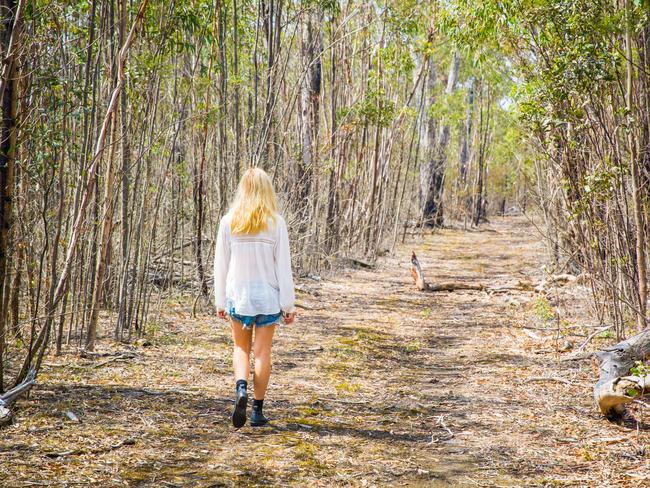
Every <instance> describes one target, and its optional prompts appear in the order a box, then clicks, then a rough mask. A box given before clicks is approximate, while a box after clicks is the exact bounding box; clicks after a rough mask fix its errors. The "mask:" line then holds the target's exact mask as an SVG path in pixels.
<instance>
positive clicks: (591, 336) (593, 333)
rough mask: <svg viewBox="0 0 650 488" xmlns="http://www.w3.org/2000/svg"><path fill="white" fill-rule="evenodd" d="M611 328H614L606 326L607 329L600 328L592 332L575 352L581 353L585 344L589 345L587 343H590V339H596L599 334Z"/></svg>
mask: <svg viewBox="0 0 650 488" xmlns="http://www.w3.org/2000/svg"><path fill="white" fill-rule="evenodd" d="M612 327H614V326H613V325H608V326H607V327H601V328H600V329H596V330H595V331H593V332H592V333H591V334H589V336H588V337H587V338H586V339H585V341H584V342H583V343H582V344H580V346H578V347H577V348H576V352H580V351H582V350H583V349H584V348H585V347H586V346H587V344H589V341H591V339H593V338H594V337H596V336H597V335H598V334H600V333H601V332H605V331H606V330H609V329H611V328H612Z"/></svg>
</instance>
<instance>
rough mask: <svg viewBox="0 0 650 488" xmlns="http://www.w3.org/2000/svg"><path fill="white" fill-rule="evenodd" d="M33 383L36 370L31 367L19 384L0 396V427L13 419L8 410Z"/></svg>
mask: <svg viewBox="0 0 650 488" xmlns="http://www.w3.org/2000/svg"><path fill="white" fill-rule="evenodd" d="M35 383H36V369H35V368H34V367H32V368H31V369H30V370H29V372H28V373H27V376H26V377H25V379H24V380H23V381H22V382H21V383H19V384H18V385H16V386H15V387H13V388H12V389H11V390H9V391H7V392H5V393H4V394H2V395H0V427H2V426H4V425H7V424H10V423H11V421H12V419H13V415H12V413H11V409H10V407H11V405H12V404H13V403H14V402H15V401H16V400H18V398H19V397H20V396H21V395H24V394H25V393H27V392H28V391H29V390H30V388H31V387H32V386H34V384H35Z"/></svg>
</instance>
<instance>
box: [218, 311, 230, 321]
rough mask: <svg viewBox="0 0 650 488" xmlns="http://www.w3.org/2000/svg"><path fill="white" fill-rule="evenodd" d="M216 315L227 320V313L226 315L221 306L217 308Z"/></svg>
mask: <svg viewBox="0 0 650 488" xmlns="http://www.w3.org/2000/svg"><path fill="white" fill-rule="evenodd" d="M217 317H219V318H220V319H223V320H228V315H226V311H225V310H224V309H223V308H218V309H217Z"/></svg>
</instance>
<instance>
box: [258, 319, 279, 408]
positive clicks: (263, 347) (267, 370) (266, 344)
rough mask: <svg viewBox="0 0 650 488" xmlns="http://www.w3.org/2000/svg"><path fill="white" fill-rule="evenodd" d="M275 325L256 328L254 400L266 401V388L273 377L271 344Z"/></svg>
mask: <svg viewBox="0 0 650 488" xmlns="http://www.w3.org/2000/svg"><path fill="white" fill-rule="evenodd" d="M274 332H275V325H267V326H265V327H256V328H255V343H254V344H253V355H254V356H255V374H254V375H253V387H254V391H253V398H254V399H255V400H264V395H266V388H267V387H268V386H269V377H270V376H271V344H272V343H273V334H274Z"/></svg>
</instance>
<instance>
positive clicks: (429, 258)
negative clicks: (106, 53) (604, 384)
mask: <svg viewBox="0 0 650 488" xmlns="http://www.w3.org/2000/svg"><path fill="white" fill-rule="evenodd" d="M411 249H414V250H415V251H416V252H417V253H418V256H419V258H420V261H421V263H422V266H423V268H424V270H425V274H426V275H427V277H428V279H429V280H430V281H433V282H435V281H451V280H461V281H479V282H481V283H484V284H490V285H492V286H494V285H499V284H505V283H508V282H512V281H516V280H521V279H533V280H537V279H540V278H541V276H542V271H541V265H542V262H543V259H544V252H543V248H542V246H541V244H540V242H539V237H538V235H537V234H536V232H535V231H534V228H533V227H532V226H531V225H530V224H528V223H527V222H526V221H525V219H505V220H497V221H495V222H493V223H492V224H490V225H488V226H485V227H484V228H482V229H481V230H480V231H477V232H464V231H460V230H443V231H441V232H439V233H436V234H434V235H431V236H425V237H424V238H422V239H418V240H416V241H415V242H414V243H412V244H409V245H407V246H403V247H400V248H399V249H398V250H397V251H396V253H395V256H393V257H389V258H385V259H382V260H381V261H380V263H378V266H377V269H372V270H352V271H348V272H343V273H340V274H338V275H337V276H335V277H333V278H331V279H327V280H323V281H314V280H309V279H308V280H306V281H305V282H303V283H301V289H302V291H301V292H300V293H299V299H300V301H301V302H302V303H303V304H304V305H306V306H307V307H309V308H310V309H309V310H303V311H302V313H301V316H300V321H299V323H298V324H296V325H295V326H289V327H282V328H281V329H279V330H278V334H277V336H276V337H277V340H276V344H277V345H276V349H275V362H274V372H273V375H272V378H271V385H270V390H269V393H268V396H267V398H268V400H267V404H268V407H266V408H267V410H268V411H267V414H268V415H269V416H270V417H271V418H272V426H270V427H265V428H257V429H255V428H251V427H248V426H246V427H244V428H243V429H241V430H239V431H235V430H233V429H232V427H231V426H230V425H229V414H230V408H231V396H232V379H231V373H230V350H231V346H230V338H229V335H228V332H229V331H228V330H227V328H226V327H225V326H224V324H223V323H220V322H218V321H217V320H216V319H214V320H213V319H212V318H205V317H204V318H203V319H199V320H192V319H191V318H190V317H189V312H188V310H189V309H190V306H189V305H188V302H187V301H186V300H180V301H179V300H176V301H174V300H171V299H170V300H168V302H167V303H166V309H167V310H168V313H166V314H165V315H163V316H161V317H159V319H158V321H156V322H155V323H151V324H149V328H150V330H151V331H152V338H151V341H152V343H153V345H151V346H149V347H143V346H139V347H135V346H133V347H127V346H123V345H111V346H110V349H106V350H105V352H112V353H115V352H116V351H125V352H129V353H134V355H135V357H128V356H129V355H126V356H123V357H120V356H106V358H99V359H95V360H89V359H83V358H76V357H64V358H61V359H59V358H54V357H51V358H49V360H48V362H47V364H46V367H45V369H44V372H43V374H42V376H41V378H40V384H39V386H38V387H37V388H36V389H35V391H34V392H33V394H32V395H31V398H30V399H29V401H25V400H24V401H22V402H21V408H20V410H19V411H18V415H17V422H16V424H15V425H13V426H11V427H10V428H8V429H6V430H4V431H3V432H2V438H1V439H0V479H1V480H2V483H1V484H2V486H7V487H9V486H32V485H52V486H67V482H70V483H76V485H77V486H84V485H92V484H95V485H97V486H205V487H207V486H214V487H217V486H235V485H236V486H287V485H289V486H310V487H311V486H327V487H329V486H431V487H438V486H440V487H442V486H649V484H650V477H648V476H649V474H648V473H650V469H649V459H648V455H647V453H646V452H645V450H644V449H645V446H646V445H647V444H648V440H649V436H648V433H647V431H643V430H641V431H640V433H637V432H636V431H635V430H634V429H630V428H627V427H619V426H615V425H610V424H607V423H606V422H604V421H603V420H602V419H601V418H600V416H599V415H598V414H597V412H596V411H595V409H594V408H593V406H592V404H591V400H590V387H591V381H592V379H593V372H592V371H591V369H590V367H589V363H588V362H584V361H583V362H561V361H559V359H560V355H559V353H557V352H556V351H557V350H558V347H559V341H558V338H557V332H555V329H554V327H555V326H554V325H553V320H554V318H557V317H558V316H559V315H558V314H561V315H562V317H563V318H562V320H561V321H559V322H558V324H560V326H561V327H560V328H561V329H562V331H565V330H568V331H571V330H574V329H572V328H571V327H570V325H571V324H572V323H573V322H572V320H574V319H575V320H576V321H577V320H579V319H583V318H584V306H585V303H582V302H579V303H578V301H577V299H576V298H575V296H577V295H569V294H567V293H568V292H564V291H563V292H557V294H556V295H557V296H555V298H553V297H551V298H550V299H548V300H547V299H541V298H539V297H538V296H536V295H535V294H533V293H532V292H516V293H511V294H508V295H491V294H489V293H486V292H483V291H481V292H479V291H463V292H454V293H446V292H443V293H423V292H419V291H417V290H416V289H415V287H414V286H413V284H412V281H411V279H410V276H409V271H408V262H409V257H410V250H411ZM583 291H584V290H583ZM583 294H584V293H583ZM580 296H581V295H580ZM572 297H574V298H572ZM581 300H582V299H581ZM583 301H584V300H583ZM522 325H529V326H533V327H534V328H530V329H525V328H522ZM561 335H564V332H562V334H561ZM567 337H568V338H569V339H570V338H571V336H570V335H566V336H565V337H563V338H562V341H564V340H566V338H567ZM575 340H577V341H579V336H578V339H575ZM104 343H108V341H104ZM595 346H597V344H595ZM63 363H72V366H61V365H62V364H63ZM59 364H61V365H59ZM549 378H550V379H549ZM558 378H559V379H558ZM67 411H72V412H74V413H75V414H76V415H77V416H78V417H79V419H80V420H81V422H80V423H76V422H73V421H70V420H69V419H68V418H66V415H65V413H66V412H67ZM55 480H56V481H55Z"/></svg>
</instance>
